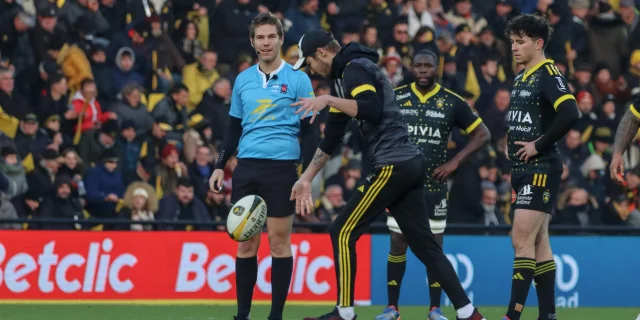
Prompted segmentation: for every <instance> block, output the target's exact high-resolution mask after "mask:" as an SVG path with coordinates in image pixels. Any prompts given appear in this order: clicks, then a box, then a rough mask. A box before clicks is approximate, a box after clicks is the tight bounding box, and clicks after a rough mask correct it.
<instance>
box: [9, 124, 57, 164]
mask: <svg viewBox="0 0 640 320" xmlns="http://www.w3.org/2000/svg"><path fill="white" fill-rule="evenodd" d="M15 142H16V147H17V148H18V156H19V157H20V159H24V158H26V157H27V155H28V154H31V155H32V156H34V157H38V156H40V155H41V154H42V153H43V152H44V150H45V149H47V147H48V146H50V144H51V143H52V142H53V141H51V140H50V139H49V137H48V136H47V134H46V132H45V131H44V130H42V129H40V128H38V118H37V117H36V115H35V114H33V113H27V114H26V115H25V116H24V118H23V119H20V129H19V130H18V132H17V133H16V137H15Z"/></svg>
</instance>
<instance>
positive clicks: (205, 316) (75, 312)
mask: <svg viewBox="0 0 640 320" xmlns="http://www.w3.org/2000/svg"><path fill="white" fill-rule="evenodd" d="M330 308H331V306H298V305H296V306H288V307H287V308H286V309H285V317H284V319H286V320H301V319H302V318H304V317H308V316H318V315H320V314H323V313H326V312H328V311H330ZM235 310H236V307H235V306H231V305H214V304H208V305H207V304H195V305H177V304H176V305H132V304H86V303H82V304H73V302H71V301H68V302H66V303H65V304H24V303H21V304H2V305H0V320H43V319H46V320H152V319H153V320H218V319H225V320H230V319H233V315H234V314H235ZM381 310H382V307H381V306H372V307H356V313H357V314H358V320H373V318H374V317H375V316H376V315H377V314H378V313H379V312H380V311H381ZM480 310H481V311H482V313H483V315H484V316H485V317H487V319H488V320H500V319H501V318H502V316H503V315H504V312H505V308H504V307H481V308H480ZM401 311H402V319H405V320H414V319H416V320H420V319H422V320H424V319H426V315H427V313H426V312H427V308H426V307H401ZM557 311H558V319H561V320H605V319H607V320H609V319H611V320H635V319H636V318H637V317H638V314H640V308H578V309H558V310H557ZM268 314H269V306H266V305H255V306H254V307H253V311H252V314H251V318H252V319H254V320H255V319H266V318H267V316H268ZM445 315H446V316H447V317H448V318H449V320H455V318H456V317H455V311H454V310H453V309H447V308H445ZM537 316H538V312H537V308H536V307H535V306H534V307H530V308H525V312H524V316H523V317H522V319H523V320H536V318H537Z"/></svg>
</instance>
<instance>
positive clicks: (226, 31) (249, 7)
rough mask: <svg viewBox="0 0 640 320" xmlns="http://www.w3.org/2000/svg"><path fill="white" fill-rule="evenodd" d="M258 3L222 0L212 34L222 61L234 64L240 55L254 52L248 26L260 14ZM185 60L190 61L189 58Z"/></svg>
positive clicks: (214, 44)
mask: <svg viewBox="0 0 640 320" xmlns="http://www.w3.org/2000/svg"><path fill="white" fill-rule="evenodd" d="M257 3H258V2H257V1H255V0H228V1H223V2H220V5H219V6H218V8H217V9H216V11H215V13H214V15H213V18H212V21H213V30H216V33H215V34H212V36H213V37H212V40H213V47H214V48H216V49H217V50H218V54H219V55H220V56H219V58H220V63H224V64H228V65H232V64H233V62H234V61H235V60H236V57H237V56H238V55H240V54H250V53H252V52H254V50H253V48H252V47H251V44H250V43H249V41H247V39H249V38H251V37H250V35H249V28H247V26H248V25H250V24H251V19H253V17H255V16H256V15H257V14H258V7H259V6H258V5H257ZM261 7H262V8H261V9H262V10H263V11H264V12H266V11H268V9H267V8H266V7H264V6H261ZM185 62H187V63H189V61H188V59H187V58H185Z"/></svg>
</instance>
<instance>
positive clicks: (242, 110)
mask: <svg viewBox="0 0 640 320" xmlns="http://www.w3.org/2000/svg"><path fill="white" fill-rule="evenodd" d="M283 35H284V32H283V28H282V24H281V22H280V20H279V19H278V18H277V17H276V16H274V15H273V14H271V13H263V14H260V15H258V16H257V17H256V18H254V19H253V21H252V22H251V26H250V40H251V45H252V46H253V47H254V48H255V50H256V53H257V54H258V59H259V61H258V64H257V65H255V66H253V67H250V68H249V69H247V70H245V71H243V72H242V73H240V74H239V75H238V77H237V79H236V82H235V84H234V86H233V93H232V96H231V109H230V110H229V115H230V117H229V125H228V128H227V131H226V133H225V135H224V138H223V141H222V146H221V150H220V156H219V158H218V161H217V163H216V170H214V172H213V174H212V175H211V179H210V180H209V184H210V187H211V189H212V190H214V191H215V192H220V191H221V190H222V188H221V186H222V179H223V176H224V172H223V169H224V166H225V164H226V163H227V160H229V158H230V157H231V155H232V154H233V153H234V152H235V151H236V148H237V149H238V165H237V166H236V169H235V171H234V173H233V180H232V184H233V189H232V194H231V202H232V203H235V202H236V201H238V200H240V199H241V198H243V197H244V196H247V195H258V196H260V197H262V198H263V199H264V200H265V202H266V203H267V207H268V208H269V210H268V213H267V216H268V217H267V230H268V233H269V244H270V245H271V256H272V257H273V260H272V269H271V285H272V287H273V288H272V300H271V313H270V315H269V318H268V319H270V320H281V319H282V311H283V309H284V304H285V301H286V300H287V293H288V292H289V284H290V282H291V273H292V270H293V258H292V255H291V241H290V237H291V227H292V224H293V212H294V205H295V203H294V202H293V201H291V200H289V195H290V190H291V187H292V186H293V184H294V183H295V182H296V180H297V179H298V171H297V160H298V159H299V158H300V143H299V142H298V136H299V134H301V135H302V140H303V145H310V146H311V147H309V148H306V147H305V148H303V150H305V156H304V157H303V158H304V161H305V162H307V163H308V162H309V161H310V160H311V158H312V157H313V151H314V149H315V147H316V146H317V134H315V130H313V129H314V128H312V127H311V126H310V123H309V120H308V119H304V120H300V117H299V116H298V115H296V114H295V111H296V110H294V109H292V108H291V107H290V104H291V103H293V102H295V101H299V100H300V98H308V97H313V96H314V94H313V88H312V86H311V80H310V79H309V77H308V76H307V75H306V74H305V73H304V72H302V71H294V70H293V69H292V67H291V65H289V64H287V63H286V62H284V61H283V60H281V59H280V48H281V46H282V42H283ZM307 151H308V153H309V155H308V156H307V155H306V153H307ZM259 245H260V237H259V236H257V237H254V238H252V239H251V240H249V241H246V242H241V243H239V245H238V253H237V256H236V297H237V301H238V313H237V315H236V317H235V319H238V320H245V319H249V312H250V309H251V300H252V296H253V288H254V286H255V284H256V279H257V274H258V259H257V257H256V255H257V253H258V247H259Z"/></svg>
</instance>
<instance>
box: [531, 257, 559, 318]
mask: <svg viewBox="0 0 640 320" xmlns="http://www.w3.org/2000/svg"><path fill="white" fill-rule="evenodd" d="M533 280H534V281H535V284H536V293H537V295H538V310H539V315H540V319H555V314H556V301H555V297H556V294H555V287H556V262H555V261H553V260H549V261H543V262H538V264H537V265H536V271H535V274H534V276H533Z"/></svg>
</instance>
